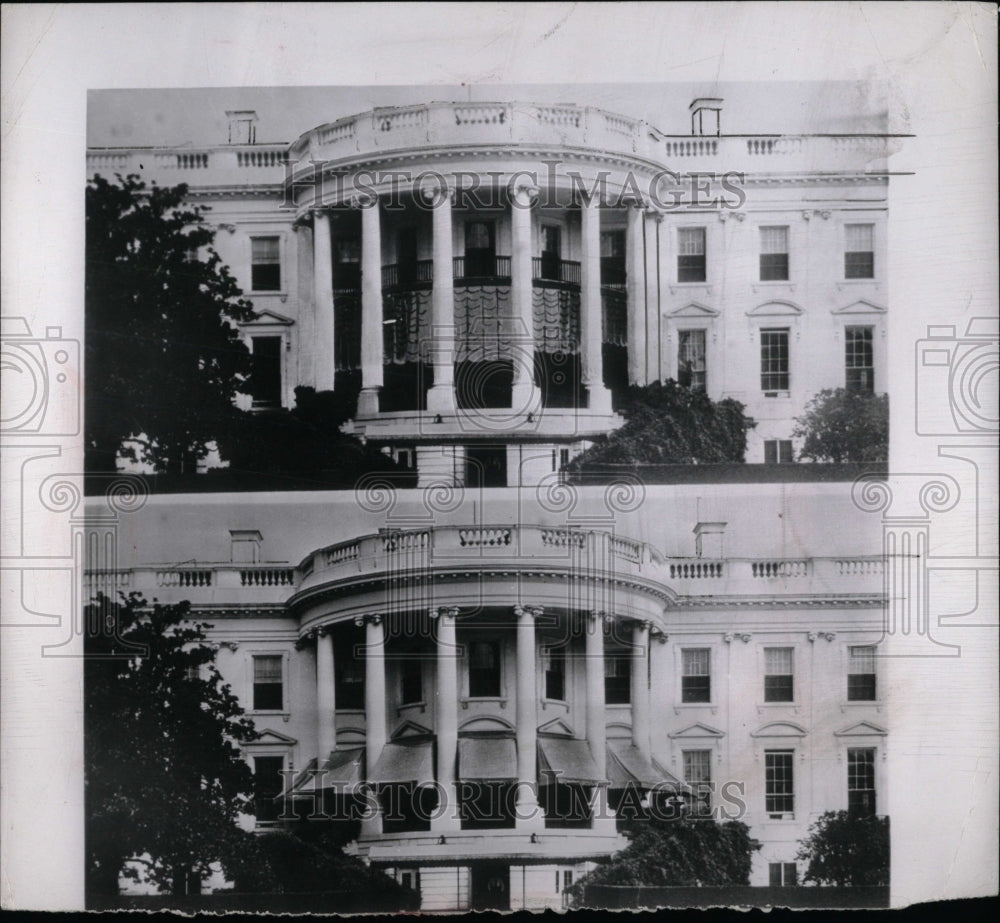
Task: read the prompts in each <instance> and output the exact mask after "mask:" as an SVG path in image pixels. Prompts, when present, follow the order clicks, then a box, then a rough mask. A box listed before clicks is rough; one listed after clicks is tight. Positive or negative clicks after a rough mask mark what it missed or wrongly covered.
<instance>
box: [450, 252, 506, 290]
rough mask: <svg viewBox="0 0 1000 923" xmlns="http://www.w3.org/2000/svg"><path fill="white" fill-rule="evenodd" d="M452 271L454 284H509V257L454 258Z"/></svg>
mask: <svg viewBox="0 0 1000 923" xmlns="http://www.w3.org/2000/svg"><path fill="white" fill-rule="evenodd" d="M452 269H453V272H454V277H455V281H456V282H458V281H461V282H466V283H469V282H479V283H483V282H487V283H493V284H494V285H509V284H510V257H509V256H456V257H454V259H453V260H452Z"/></svg>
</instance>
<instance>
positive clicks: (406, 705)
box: [396, 702, 427, 717]
mask: <svg viewBox="0 0 1000 923" xmlns="http://www.w3.org/2000/svg"><path fill="white" fill-rule="evenodd" d="M414 708H419V709H420V714H423V713H424V712H425V711H427V703H426V702H406V703H404V704H403V705H400V706H398V707H397V708H396V717H399V716H400V715H402V714H403V712H404V711H410V710H411V709H414Z"/></svg>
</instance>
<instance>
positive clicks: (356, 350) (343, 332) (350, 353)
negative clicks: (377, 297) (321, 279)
mask: <svg viewBox="0 0 1000 923" xmlns="http://www.w3.org/2000/svg"><path fill="white" fill-rule="evenodd" d="M333 328H334V331H335V336H334V338H333V351H334V355H333V367H334V371H337V372H353V371H357V370H358V369H360V368H361V295H360V294H358V293H356V292H337V293H336V295H335V296H334V299H333Z"/></svg>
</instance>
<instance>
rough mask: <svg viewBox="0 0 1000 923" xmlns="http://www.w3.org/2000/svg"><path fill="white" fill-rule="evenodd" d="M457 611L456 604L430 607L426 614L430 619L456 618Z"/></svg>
mask: <svg viewBox="0 0 1000 923" xmlns="http://www.w3.org/2000/svg"><path fill="white" fill-rule="evenodd" d="M459 611H460V610H459V608H458V606H447V607H441V608H439V609H430V610H429V611H428V613H427V614H428V615H429V616H430V617H431V618H432V619H457V618H458V615H459Z"/></svg>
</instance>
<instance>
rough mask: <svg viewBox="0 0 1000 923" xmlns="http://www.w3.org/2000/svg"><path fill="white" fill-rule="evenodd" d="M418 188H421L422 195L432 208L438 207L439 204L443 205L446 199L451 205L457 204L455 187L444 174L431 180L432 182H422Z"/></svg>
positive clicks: (420, 193)
mask: <svg viewBox="0 0 1000 923" xmlns="http://www.w3.org/2000/svg"><path fill="white" fill-rule="evenodd" d="M417 189H418V190H419V195H420V197H421V198H422V199H423V200H424V201H425V202H427V203H428V204H429V205H430V206H431V208H437V207H438V206H439V205H443V204H444V203H445V202H446V201H447V202H448V204H449V205H454V204H455V187H454V186H452V184H451V183H449V182H448V181H447V180H446V179H445V178H444V177H443V176H442V177H440V178H438V179H434V180H431V181H430V182H426V183H421V184H420V185H419V186H418V187H417Z"/></svg>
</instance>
